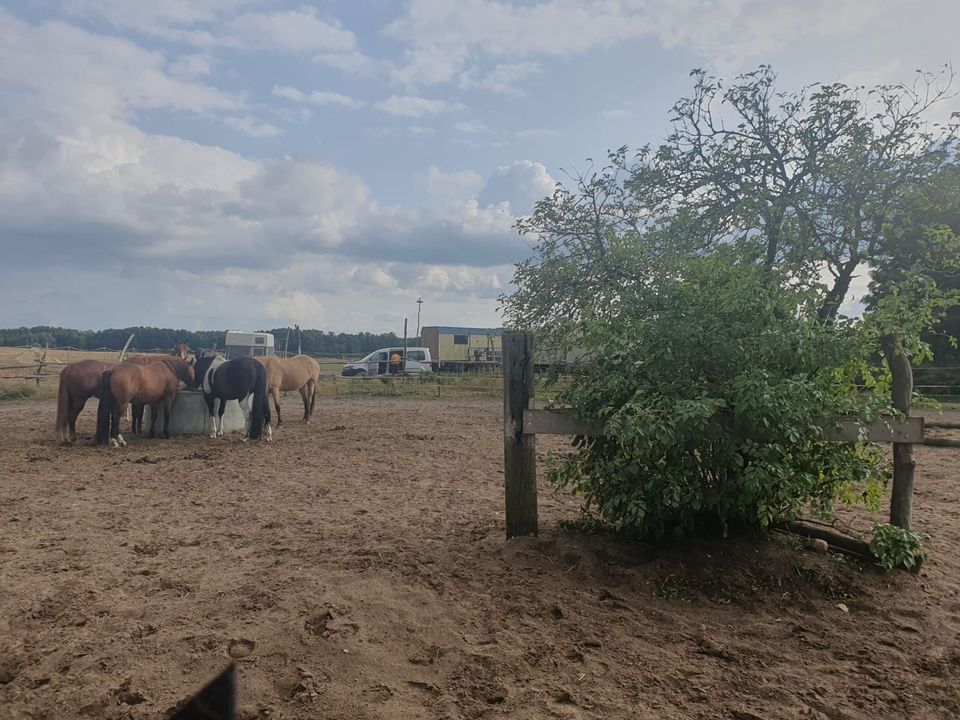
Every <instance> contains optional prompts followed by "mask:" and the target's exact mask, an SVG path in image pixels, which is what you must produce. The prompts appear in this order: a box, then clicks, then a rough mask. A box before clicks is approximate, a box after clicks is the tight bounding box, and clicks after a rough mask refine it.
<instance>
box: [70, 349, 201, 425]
mask: <svg viewBox="0 0 960 720" xmlns="http://www.w3.org/2000/svg"><path fill="white" fill-rule="evenodd" d="M188 356H189V348H188V347H187V344H186V343H182V342H181V343H177V345H176V347H174V349H173V352H171V353H170V354H169V355H147V354H144V355H134V356H133V357H131V358H129V361H130V362H135V363H141V364H146V363H152V362H156V361H158V360H169V359H170V358H171V357H178V358H180V359H181V360H186V359H187V357H188ZM116 364H117V363H115V362H103V361H101V360H80V361H78V362H75V363H70V364H69V365H67V366H66V367H65V368H64V369H63V371H62V372H61V373H60V388H59V390H58V391H57V421H56V425H55V431H56V433H57V435H58V436H59V437H60V440H61V442H63V443H72V442H75V441H76V439H77V417H78V416H79V415H80V411H81V410H83V406H84V405H86V403H87V400H89V399H90V398H92V397H93V396H94V395H97V394H98V393H99V392H100V381H101V379H102V378H103V373H104V371H106V370H109V369H110V368H112V367H114V366H115V365H116Z"/></svg>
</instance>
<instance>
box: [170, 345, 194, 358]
mask: <svg viewBox="0 0 960 720" xmlns="http://www.w3.org/2000/svg"><path fill="white" fill-rule="evenodd" d="M170 354H171V355H173V356H174V357H178V358H180V359H181V360H186V359H187V358H188V357H190V347H189V346H188V345H187V343H185V342H182V341H181V342H178V343H177V344H176V345H174V346H173V352H171V353H170Z"/></svg>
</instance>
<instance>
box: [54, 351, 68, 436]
mask: <svg viewBox="0 0 960 720" xmlns="http://www.w3.org/2000/svg"><path fill="white" fill-rule="evenodd" d="M69 369H70V367H69V366H67V367H65V368H64V369H63V372H61V373H60V387H59V388H58V389H57V422H56V426H55V427H56V431H57V434H58V435H59V436H60V439H61V440H66V439H68V437H69V435H68V432H69V429H68V427H67V425H68V424H69V422H70V381H69V380H67V378H66V377H64V376H65V375H67V370H69Z"/></svg>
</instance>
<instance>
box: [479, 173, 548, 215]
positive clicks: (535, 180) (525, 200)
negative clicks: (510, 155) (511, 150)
mask: <svg viewBox="0 0 960 720" xmlns="http://www.w3.org/2000/svg"><path fill="white" fill-rule="evenodd" d="M555 185H556V180H554V179H553V177H551V175H550V173H549V172H548V171H547V168H546V167H545V166H544V165H543V164H542V163H538V162H531V161H530V160H517V161H516V162H513V163H511V164H510V165H501V166H500V167H498V168H497V169H496V170H494V172H493V174H492V175H491V176H490V179H489V180H487V184H486V185H485V186H484V188H483V190H482V191H481V192H480V196H479V198H478V199H479V201H480V204H481V205H484V206H489V205H499V204H501V203H507V204H508V206H509V207H510V209H511V211H512V212H513V214H515V215H521V214H526V213H529V212H530V211H531V210H533V206H534V205H535V204H536V203H537V202H538V201H540V200H542V199H543V198H545V197H547V196H548V195H553V191H554V186H555Z"/></svg>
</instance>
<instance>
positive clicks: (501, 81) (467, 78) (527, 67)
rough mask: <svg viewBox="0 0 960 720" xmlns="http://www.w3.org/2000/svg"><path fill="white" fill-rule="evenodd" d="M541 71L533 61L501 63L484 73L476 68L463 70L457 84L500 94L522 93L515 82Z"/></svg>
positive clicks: (538, 65)
mask: <svg viewBox="0 0 960 720" xmlns="http://www.w3.org/2000/svg"><path fill="white" fill-rule="evenodd" d="M541 72H543V69H542V68H541V67H540V64H539V63H535V62H515V63H501V64H499V65H496V66H495V67H494V68H493V69H492V70H490V71H488V72H486V73H481V72H480V71H479V70H477V69H472V70H469V71H467V72H464V73H463V74H461V75H460V80H459V85H460V87H462V88H478V89H480V90H486V91H487V92H492V93H497V94H500V95H522V94H523V92H522V91H521V90H519V89H518V88H517V87H516V86H517V84H518V83H519V82H520V81H522V80H524V79H526V78H527V77H529V76H531V75H536V74H538V73H541Z"/></svg>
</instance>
